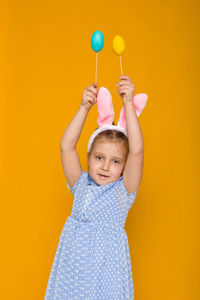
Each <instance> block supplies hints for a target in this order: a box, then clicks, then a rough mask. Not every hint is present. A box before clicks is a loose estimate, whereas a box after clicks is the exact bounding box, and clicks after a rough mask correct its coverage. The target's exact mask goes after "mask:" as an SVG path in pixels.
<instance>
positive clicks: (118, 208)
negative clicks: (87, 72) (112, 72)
mask: <svg viewBox="0 0 200 300" xmlns="http://www.w3.org/2000/svg"><path fill="white" fill-rule="evenodd" d="M120 79H121V80H120V82H119V83H118V84H116V86H117V87H118V90H117V92H118V94H119V95H120V97H121V99H122V101H123V104H124V106H123V107H122V110H121V112H120V118H119V121H118V124H117V126H116V125H114V123H113V119H114V110H113V106H112V97H111V95H110V93H109V91H108V90H107V89H105V88H103V87H102V88H100V90H99V91H98V87H97V84H95V83H94V84H92V85H90V86H88V87H87V88H86V89H85V90H84V92H83V96H82V101H81V105H80V107H79V109H78V111H77V113H76V114H75V116H74V118H73V119H72V121H71V122H70V124H69V125H68V127H67V129H66V131H65V133H64V135H63V137H62V140H61V160H62V166H63V170H64V174H65V176H66V180H67V186H68V188H69V189H70V190H71V192H72V193H73V195H74V200H73V206H72V212H71V215H70V216H69V217H68V218H67V221H66V223H65V225H64V228H63V230H62V233H61V236H60V240H59V244H58V248H57V251H56V255H55V258H54V262H53V266H52V269H51V273H50V277H49V281H48V285H47V289H46V295H45V300H53V299H55V300H58V299H62V300H64V299H78V300H80V299H91V300H92V299H99V300H100V299H101V300H103V299H105V300H112V299H115V300H120V299H134V287H133V279H132V270H131V260H130V252H129V245H128V238H127V234H126V231H125V229H124V224H125V222H126V218H127V215H128V211H129V209H130V208H131V206H132V204H133V202H134V201H135V198H136V195H137V192H138V188H139V186H140V182H141V178H142V171H143V159H144V158H143V157H144V141H143V136H142V131H141V128H140V125H139V122H138V119H137V116H139V114H140V113H141V111H142V109H143V108H144V106H145V103H146V101H147V95H146V94H138V95H136V96H134V91H135V88H134V84H133V83H132V81H131V79H130V78H129V77H128V76H125V75H122V76H120ZM95 103H97V108H98V112H99V116H98V119H97V123H98V125H99V128H98V129H97V130H95V131H94V133H93V134H92V136H91V137H90V139H89V142H88V153H87V162H88V171H87V172H85V171H83V170H82V168H81V164H80V160H79V157H78V153H77V151H76V144H77V142H78V140H79V137H80V134H81V131H82V128H83V125H84V122H85V120H86V118H87V115H88V112H89V111H90V109H91V107H92V106H93V105H94V104H95Z"/></svg>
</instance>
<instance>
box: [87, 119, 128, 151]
mask: <svg viewBox="0 0 200 300" xmlns="http://www.w3.org/2000/svg"><path fill="white" fill-rule="evenodd" d="M113 125H115V124H114V122H113ZM102 138H106V139H107V140H109V141H118V142H120V143H122V144H123V145H124V147H125V149H126V152H127V153H126V157H127V155H128V152H129V144H128V137H127V136H126V135H125V134H123V133H122V132H120V131H118V130H111V129H107V130H104V131H102V132H100V133H99V134H98V135H97V136H96V137H95V138H94V141H93V143H92V146H91V149H90V151H89V152H88V154H89V156H90V154H91V153H92V149H93V147H94V145H95V143H96V142H97V141H98V140H100V139H102Z"/></svg>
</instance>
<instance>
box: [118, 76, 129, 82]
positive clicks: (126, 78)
mask: <svg viewBox="0 0 200 300" xmlns="http://www.w3.org/2000/svg"><path fill="white" fill-rule="evenodd" d="M119 78H121V79H125V80H128V81H130V82H131V79H130V77H128V76H127V75H120V76H119Z"/></svg>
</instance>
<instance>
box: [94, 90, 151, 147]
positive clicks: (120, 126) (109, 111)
mask: <svg viewBox="0 0 200 300" xmlns="http://www.w3.org/2000/svg"><path fill="white" fill-rule="evenodd" d="M147 99H148V96H147V94H144V93H140V94H137V95H135V96H133V105H134V108H135V111H136V114H137V116H138V117H139V115H140V114H141V112H142V110H143V108H144V107H145V105H146V102H147ZM97 110H98V114H99V115H98V118H97V124H98V126H99V128H98V129H96V130H95V131H94V132H93V134H92V135H91V136H90V139H89V142H88V152H90V149H91V146H92V143H93V141H94V138H95V137H96V136H97V135H98V134H99V133H100V132H102V131H105V130H108V129H110V130H118V131H120V132H122V133H123V134H125V135H126V136H128V135H127V130H126V119H125V110H124V106H123V107H122V109H121V111H120V115H119V120H118V122H117V125H112V123H113V120H114V108H113V104H112V96H111V94H110V92H109V91H108V90H107V89H106V88H105V87H101V88H100V89H99V92H98V95H97Z"/></svg>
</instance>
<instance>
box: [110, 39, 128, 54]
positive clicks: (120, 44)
mask: <svg viewBox="0 0 200 300" xmlns="http://www.w3.org/2000/svg"><path fill="white" fill-rule="evenodd" d="M125 48H126V46H125V42H124V39H123V37H121V35H116V36H115V37H114V39H113V51H114V52H115V53H116V54H117V55H122V54H123V53H124V51H125Z"/></svg>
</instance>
